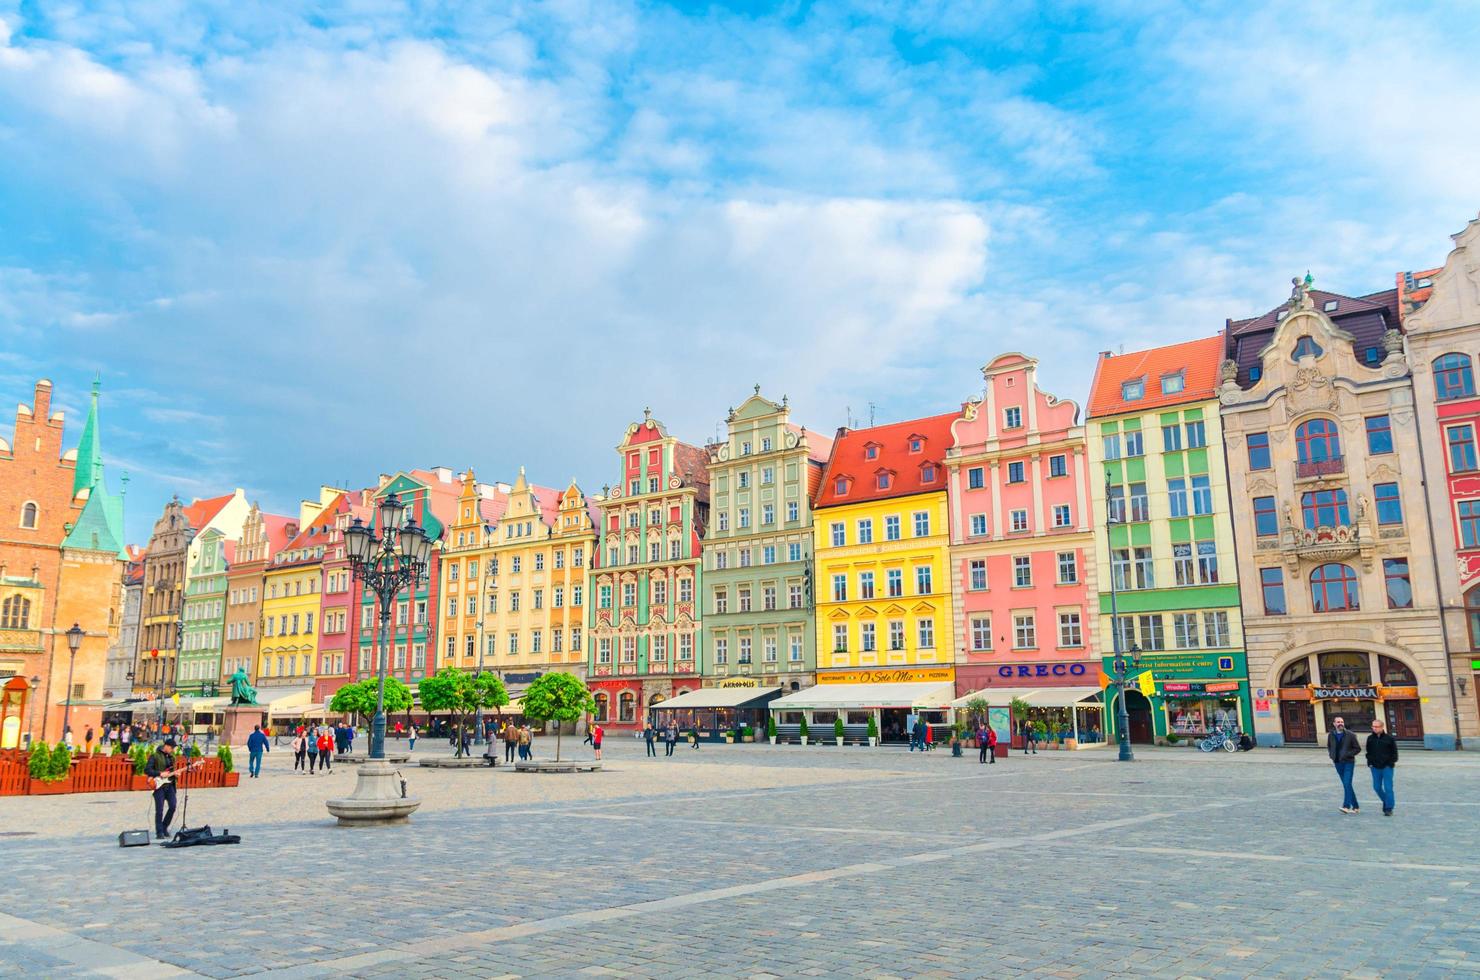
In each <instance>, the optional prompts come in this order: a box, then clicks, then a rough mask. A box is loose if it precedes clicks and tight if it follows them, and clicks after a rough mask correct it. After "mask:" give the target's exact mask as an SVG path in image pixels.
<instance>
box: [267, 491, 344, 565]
mask: <svg viewBox="0 0 1480 980" xmlns="http://www.w3.org/2000/svg"><path fill="white" fill-rule="evenodd" d="M347 499H348V498H347V495H346V494H343V493H340V494H338V495H336V496H335V497H334V499H333V500H331V501H329V503H328V504H326V505H325V506H324V509H323V510H321V511H319V513H318V516H317V517H315V518H314V519H313V520H311V521H309V522H308V526H307V527H304V528H302V529H300V530H299V532H298V533H297V535H295V536H294V537H293V540H291V541H289V542H288V543H287V544H286V545H284V546H283V548H282V549H280V550H286V551H293V550H295V549H297V548H310V547H316V546H317V545H319V544H321V543H323V542H324V540H325V539H326V538H327V537H328V532H329V531H331V530H333V528H334V524H335V522H336V521H337V520H338V519H339V514H340V513H341V511H342V509H343V508H344V507H345V506H348V504H347Z"/></svg>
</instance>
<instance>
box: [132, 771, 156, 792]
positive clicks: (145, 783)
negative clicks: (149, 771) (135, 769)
mask: <svg viewBox="0 0 1480 980" xmlns="http://www.w3.org/2000/svg"><path fill="white" fill-rule="evenodd" d="M128 788H129V789H131V790H141V789H142V790H152V789H154V782H153V781H152V780H151V779H150V778H149V777H148V776H140V775H134V776H130V777H129V783H128Z"/></svg>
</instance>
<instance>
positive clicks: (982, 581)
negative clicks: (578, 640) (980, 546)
mask: <svg viewBox="0 0 1480 980" xmlns="http://www.w3.org/2000/svg"><path fill="white" fill-rule="evenodd" d="M966 578H967V583H968V584H967V588H969V589H972V590H973V591H978V592H979V591H981V590H982V589H985V588H986V587H987V563H986V561H985V560H983V559H981V558H973V559H972V560H971V561H970V562H969V563H968V564H967V576H966Z"/></svg>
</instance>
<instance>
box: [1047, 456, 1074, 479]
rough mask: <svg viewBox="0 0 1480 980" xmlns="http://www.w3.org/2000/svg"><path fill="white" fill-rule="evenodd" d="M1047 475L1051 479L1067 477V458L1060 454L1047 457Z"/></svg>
mask: <svg viewBox="0 0 1480 980" xmlns="http://www.w3.org/2000/svg"><path fill="white" fill-rule="evenodd" d="M1048 475H1049V476H1051V477H1054V476H1068V475H1069V458H1068V457H1067V456H1065V455H1063V454H1062V453H1059V454H1056V455H1053V456H1050V457H1048Z"/></svg>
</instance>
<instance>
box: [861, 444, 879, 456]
mask: <svg viewBox="0 0 1480 980" xmlns="http://www.w3.org/2000/svg"><path fill="white" fill-rule="evenodd" d="M863 458H864V459H878V458H879V444H878V443H876V442H871V443H869V444H868V445H867V446H864V447H863Z"/></svg>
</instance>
